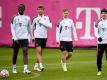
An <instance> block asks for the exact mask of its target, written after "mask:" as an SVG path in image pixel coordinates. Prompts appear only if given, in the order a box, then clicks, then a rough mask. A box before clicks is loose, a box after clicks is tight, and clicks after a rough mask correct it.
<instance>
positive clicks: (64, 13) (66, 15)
mask: <svg viewBox="0 0 107 80" xmlns="http://www.w3.org/2000/svg"><path fill="white" fill-rule="evenodd" d="M68 16H69V11H68V9H63V17H64V18H68Z"/></svg>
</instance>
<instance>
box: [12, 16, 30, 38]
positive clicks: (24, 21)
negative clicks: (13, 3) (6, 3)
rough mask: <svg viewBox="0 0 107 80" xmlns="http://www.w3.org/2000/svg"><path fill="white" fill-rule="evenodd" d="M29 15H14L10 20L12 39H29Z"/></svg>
mask: <svg viewBox="0 0 107 80" xmlns="http://www.w3.org/2000/svg"><path fill="white" fill-rule="evenodd" d="M30 25H31V22H30V17H29V16H26V15H20V14H18V15H16V16H15V17H14V18H13V20H12V22H11V33H12V39H14V40H20V39H30V38H31V35H32V34H31V26H30Z"/></svg>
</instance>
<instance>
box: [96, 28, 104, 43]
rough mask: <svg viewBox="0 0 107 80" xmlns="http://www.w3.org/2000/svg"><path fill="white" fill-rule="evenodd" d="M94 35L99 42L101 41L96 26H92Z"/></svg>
mask: <svg viewBox="0 0 107 80" xmlns="http://www.w3.org/2000/svg"><path fill="white" fill-rule="evenodd" d="M94 35H95V37H96V38H97V39H98V41H99V42H101V41H102V38H101V37H100V36H99V34H98V28H97V27H94Z"/></svg>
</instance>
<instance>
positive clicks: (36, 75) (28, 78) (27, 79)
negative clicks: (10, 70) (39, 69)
mask: <svg viewBox="0 0 107 80" xmlns="http://www.w3.org/2000/svg"><path fill="white" fill-rule="evenodd" d="M32 73H33V74H34V75H33V76H32V77H27V78H20V79H16V80H31V79H34V78H36V77H39V76H40V74H38V73H34V72H32Z"/></svg>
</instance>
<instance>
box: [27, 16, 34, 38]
mask: <svg viewBox="0 0 107 80" xmlns="http://www.w3.org/2000/svg"><path fill="white" fill-rule="evenodd" d="M32 31H33V28H32V26H31V20H30V18H29V19H28V33H29V39H33V33H32Z"/></svg>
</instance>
